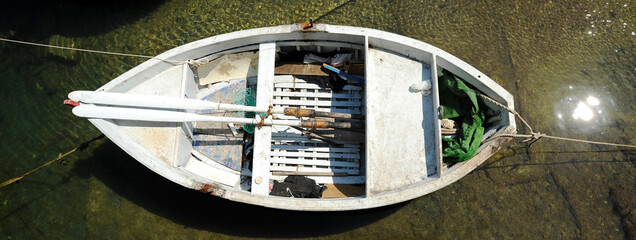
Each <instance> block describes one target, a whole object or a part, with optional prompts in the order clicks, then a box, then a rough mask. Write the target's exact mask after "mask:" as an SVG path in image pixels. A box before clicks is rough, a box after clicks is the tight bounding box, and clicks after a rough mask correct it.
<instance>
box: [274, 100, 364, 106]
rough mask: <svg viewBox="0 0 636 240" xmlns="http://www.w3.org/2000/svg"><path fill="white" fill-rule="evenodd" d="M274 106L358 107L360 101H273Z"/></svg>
mask: <svg viewBox="0 0 636 240" xmlns="http://www.w3.org/2000/svg"><path fill="white" fill-rule="evenodd" d="M274 104H278V105H288V106H318V107H360V105H361V103H360V101H334V100H326V101H316V100H302V99H301V100H286V99H274Z"/></svg>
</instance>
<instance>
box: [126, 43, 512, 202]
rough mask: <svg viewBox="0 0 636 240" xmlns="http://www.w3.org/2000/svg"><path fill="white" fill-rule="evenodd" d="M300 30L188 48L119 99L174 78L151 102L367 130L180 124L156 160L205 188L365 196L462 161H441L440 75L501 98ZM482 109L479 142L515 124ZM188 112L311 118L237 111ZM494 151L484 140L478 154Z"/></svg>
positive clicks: (429, 69)
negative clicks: (305, 188)
mask: <svg viewBox="0 0 636 240" xmlns="http://www.w3.org/2000/svg"><path fill="white" fill-rule="evenodd" d="M304 34H305V35H303V37H297V35H294V34H291V35H290V36H287V37H279V38H276V39H275V40H273V41H265V42H263V41H257V40H250V41H252V42H251V43H249V44H246V43H245V42H241V41H237V42H235V43H231V44H233V45H222V46H217V47H216V48H214V49H212V48H211V49H203V48H202V49H198V50H197V51H191V52H190V53H187V55H188V56H187V57H188V59H191V60H190V64H183V65H175V66H173V67H170V68H168V69H167V70H165V71H164V72H162V73H160V74H157V77H153V78H152V79H150V80H147V81H145V82H144V83H141V82H140V83H139V84H138V85H134V83H128V84H132V85H131V86H127V87H121V89H118V90H115V91H121V92H135V91H137V92H140V91H142V90H140V89H143V88H144V86H143V85H145V84H156V83H157V82H160V81H162V83H163V84H166V85H168V86H170V84H168V83H166V81H167V80H166V79H176V80H170V81H173V83H172V85H173V86H172V87H171V88H170V89H169V90H163V91H165V92H157V91H162V90H155V92H152V93H148V94H161V95H172V96H179V97H184V98H193V99H203V100H208V101H213V102H221V103H234V104H241V105H255V106H265V107H268V106H272V107H274V108H277V107H278V108H300V109H314V110H317V111H323V112H333V113H343V114H351V115H356V116H362V117H358V118H356V119H352V118H329V117H327V118H324V117H313V118H318V119H320V120H324V121H328V122H355V123H360V124H356V125H361V126H363V127H361V128H343V129H335V128H300V127H293V126H281V125H272V126H267V125H265V126H254V125H249V124H243V125H240V124H233V123H211V122H193V123H175V124H176V127H175V129H177V130H176V132H175V133H174V135H173V136H174V137H175V138H176V141H174V142H173V143H176V144H174V146H157V147H154V149H155V150H154V151H157V152H161V153H159V154H158V155H161V154H163V156H165V157H161V158H160V159H162V160H163V161H166V162H167V163H168V164H170V165H171V166H172V167H174V168H178V169H181V170H183V172H184V173H185V174H187V175H188V176H189V177H191V178H192V179H196V180H197V181H200V182H202V183H209V184H213V185H215V186H220V187H221V188H225V189H228V190H231V191H240V192H249V193H251V194H256V195H270V192H271V191H272V185H274V184H275V181H278V182H282V181H284V179H285V178H287V177H289V176H305V177H308V178H310V179H313V180H315V182H316V184H318V185H320V186H325V187H326V188H325V190H324V192H323V195H322V198H349V197H355V198H361V197H362V198H364V197H370V196H373V195H375V194H380V193H382V192H386V191H391V190H395V189H400V188H405V187H409V186H412V185H414V184H418V183H421V182H423V181H433V180H435V179H439V178H441V177H442V176H443V175H444V174H447V173H449V172H452V171H453V169H455V168H457V167H458V166H460V165H461V164H463V163H456V164H447V163H445V162H444V161H443V158H442V154H441V152H442V135H443V134H445V135H453V134H454V132H453V131H452V129H450V132H449V130H448V129H447V130H443V129H442V126H441V125H442V123H441V122H442V119H439V117H438V116H439V112H438V111H439V108H440V103H439V96H438V92H437V83H436V81H437V76H438V74H439V72H440V71H441V70H442V69H446V70H448V71H450V72H453V73H454V74H456V75H457V76H460V77H462V78H463V79H464V80H465V81H466V82H467V84H468V85H470V87H472V88H474V89H478V90H479V91H480V92H484V93H485V94H486V95H489V96H490V95H492V96H493V98H495V99H497V100H500V101H503V99H499V97H498V96H496V95H495V94H493V92H492V90H490V88H489V87H488V86H485V85H483V83H481V81H479V80H478V79H477V78H475V77H474V76H473V75H471V74H469V73H467V72H465V71H464V70H463V69H462V68H460V67H457V66H455V65H453V64H452V63H451V61H449V60H448V59H444V58H442V57H440V56H436V55H435V54H433V53H430V52H426V51H423V50H417V49H414V48H413V47H411V46H408V45H405V44H401V43H396V42H393V41H390V40H386V39H382V38H374V37H370V36H353V35H346V34H341V35H337V34H330V35H327V34H323V33H319V32H316V33H304ZM309 35H311V37H307V36H309ZM298 39H302V40H298ZM388 49H391V50H388ZM202 52H205V53H206V54H202ZM343 56H344V57H343ZM323 63H327V64H330V65H333V66H336V68H337V70H339V71H340V73H337V72H335V71H332V70H329V69H327V68H326V67H325V66H323ZM478 77H481V76H478ZM425 81H429V82H430V83H432V86H430V90H428V92H427V91H426V90H423V91H418V90H413V87H412V86H413V85H414V84H418V83H422V82H425ZM167 89H168V88H167ZM484 103H485V105H486V108H488V109H490V110H491V111H490V112H489V114H487V126H486V130H485V134H484V137H483V139H486V138H488V137H490V136H492V135H493V134H497V132H498V131H502V128H504V127H505V126H508V125H509V124H510V123H509V115H508V113H507V112H506V111H505V110H503V109H501V108H500V107H498V106H496V105H494V104H491V103H488V102H484ZM191 112H193V113H197V114H204V115H217V116H233V117H254V116H255V115H256V117H257V118H273V119H309V118H312V117H301V116H298V115H291V116H290V115H284V114H270V113H256V114H253V113H247V112H232V111H211V110H205V111H191ZM250 114H251V115H250ZM313 118H312V119H313ZM120 123H121V121H120ZM352 126H353V125H352ZM163 127H165V126H163ZM158 131H159V130H157V131H155V134H159V133H158ZM162 136H163V135H162ZM166 136H170V135H166ZM146 137H147V136H146ZM139 139H141V137H139ZM139 141H142V140H139ZM148 144H149V143H148ZM489 144H491V143H490V142H488V143H484V144H483V145H482V146H481V148H480V149H479V150H478V151H481V150H482V149H484V148H486V147H487V146H488V145H489ZM142 145H143V143H142Z"/></svg>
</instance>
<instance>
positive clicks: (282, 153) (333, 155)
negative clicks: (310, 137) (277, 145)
mask: <svg viewBox="0 0 636 240" xmlns="http://www.w3.org/2000/svg"><path fill="white" fill-rule="evenodd" d="M271 156H275V157H298V158H301V157H302V158H326V159H340V158H343V159H360V154H350V153H319V152H290V151H271Z"/></svg>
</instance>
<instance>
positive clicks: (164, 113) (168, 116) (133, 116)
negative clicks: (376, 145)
mask: <svg viewBox="0 0 636 240" xmlns="http://www.w3.org/2000/svg"><path fill="white" fill-rule="evenodd" d="M73 114H75V115H76V116H78V117H85V118H101V119H119V120H134V121H150V122H231V123H247V124H254V125H260V124H261V121H262V124H263V125H285V126H297V127H304V128H363V127H364V125H363V124H361V123H353V122H328V121H319V120H281V119H264V120H261V119H259V118H260V116H258V115H257V117H258V118H237V117H222V116H207V115H199V114H194V113H187V112H177V111H169V110H156V109H140V108H123V107H106V106H97V105H90V104H81V105H79V106H77V107H75V108H73Z"/></svg>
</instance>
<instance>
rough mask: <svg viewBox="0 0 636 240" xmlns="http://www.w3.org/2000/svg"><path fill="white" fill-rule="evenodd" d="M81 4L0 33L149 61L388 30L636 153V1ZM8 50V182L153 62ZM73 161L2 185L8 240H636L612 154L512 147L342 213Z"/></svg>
mask: <svg viewBox="0 0 636 240" xmlns="http://www.w3.org/2000/svg"><path fill="white" fill-rule="evenodd" d="M74 2H75V1H61V3H51V2H48V1H26V2H25V1H23V2H19V3H11V4H12V5H9V6H8V7H4V9H3V10H0V13H2V14H1V15H2V17H0V20H2V22H0V37H5V38H6V37H10V38H14V39H20V40H27V41H34V42H40V43H53V44H56V45H64V46H75V47H81V48H88V49H97V50H106V51H115V52H127V53H138V54H146V55H156V54H159V53H161V52H163V51H165V50H168V49H170V48H172V47H176V46H178V45H181V44H184V43H187V42H191V41H194V40H197V39H201V38H205V37H208V36H213V35H217V34H220V33H226V32H231V31H236V30H242V29H249V28H255V27H263V26H273V25H279V24H289V23H295V22H305V21H307V19H308V18H309V17H313V18H314V19H317V20H318V22H321V23H329V24H341V25H354V26H363V27H370V28H376V29H381V30H386V31H390V32H395V33H398V34H402V35H406V36H409V37H413V38H416V39H419V40H422V41H425V42H428V43H430V44H433V45H435V46H437V47H440V48H442V49H444V50H446V51H448V52H450V53H451V54H454V55H455V56H458V57H459V58H461V59H463V60H465V61H466V62H468V63H469V64H471V65H473V66H475V67H476V68H478V69H480V70H481V71H482V72H484V73H486V74H487V75H489V76H490V77H491V78H492V79H494V80H495V81H496V82H498V83H499V84H501V85H502V86H503V87H504V88H506V89H507V90H508V91H510V92H511V93H512V94H513V95H514V97H515V105H516V108H517V109H518V111H519V112H520V113H521V114H522V115H523V116H525V118H526V119H527V120H528V121H529V122H530V123H531V124H532V125H533V128H534V129H535V131H540V132H544V133H548V134H551V135H558V136H564V137H574V138H582V139H588V140H594V141H609V142H617V143H624V144H632V145H633V144H636V134H635V133H634V132H635V131H636V120H635V119H634V118H635V114H634V112H635V111H636V107H635V106H636V105H635V103H636V97H635V95H634V94H633V92H634V90H635V89H634V88H635V86H636V33H635V32H636V27H635V26H634V24H636V19H635V18H636V15H635V13H636V9H635V6H634V2H633V1H628V0H620V1H619V0H615V1H593V0H590V1H558V2H557V1H554V2H553V1H532V2H527V1H461V2H460V1H342V0H341V1H208V2H203V1H201V2H199V1H146V2H141V3H136V4H134V5H130V4H129V3H127V2H125V1H115V2H112V3H111V2H109V3H98V4H94V3H88V2H85V1H77V2H78V3H74ZM0 56H2V57H1V58H0V61H1V63H0V99H1V100H2V107H1V109H2V110H1V111H0V123H1V124H2V128H0V143H1V144H0V159H1V161H0V181H4V180H5V179H9V178H12V177H15V176H18V175H20V174H22V173H24V172H26V171H28V170H30V169H32V168H34V167H36V166H38V165H40V164H42V163H44V162H46V161H48V160H50V159H53V158H55V157H57V155H58V154H59V153H60V152H62V153H63V152H66V151H68V150H70V149H72V148H75V147H76V146H77V145H79V143H81V142H83V141H86V140H88V139H91V138H92V137H95V136H97V135H99V132H98V131H97V130H96V129H95V128H94V127H93V126H92V125H90V124H89V123H88V121H86V120H84V119H79V118H76V117H74V116H73V115H72V114H71V112H70V108H68V107H66V106H63V105H62V104H61V102H62V100H64V99H65V96H66V94H67V93H68V92H70V91H72V90H78V89H95V88H97V87H99V86H101V85H103V84H104V83H106V82H108V81H110V79H112V78H114V77H116V76H118V75H120V74H122V73H124V72H125V71H126V70H128V69H130V68H132V67H133V66H135V65H137V64H139V63H141V62H142V61H143V59H136V58H126V57H114V56H106V55H96V54H87V53H79V52H58V51H50V50H47V49H44V48H37V47H28V46H20V45H15V44H8V43H0ZM590 97H591V98H590ZM575 110H576V111H575ZM522 130H523V129H522ZM68 160H70V163H69V164H68V165H66V166H62V165H59V164H54V165H51V166H49V167H46V168H44V169H42V170H40V171H38V172H36V173H34V174H32V175H30V176H28V177H26V178H25V179H23V180H22V181H20V182H19V183H18V184H14V185H11V186H8V187H5V188H2V189H0V239H59V238H73V239H77V238H82V239H86V238H90V239H102V238H106V239H111V238H112V239H117V238H120V239H129V238H142V239H149V238H151V239H155V238H156V239H165V238H179V239H208V238H215V239H216V238H250V237H257V238H270V237H312V238H331V239H393V238H399V239H421V238H432V239H438V238H439V239H458V238H472V239H476V238H479V239H481V238H516V239H518V238H549V239H556V238H558V239H561V238H565V239H572V238H583V239H622V238H631V239H633V238H634V237H635V236H636V227H635V223H636V169H635V166H636V154H635V153H634V151H618V148H613V147H600V146H591V145H586V144H575V143H566V142H557V141H553V140H541V141H539V142H537V143H535V144H534V145H532V147H531V148H529V149H528V148H524V145H523V144H511V145H510V146H509V147H508V148H506V149H504V150H503V151H501V152H499V153H498V154H497V155H495V156H494V157H492V158H491V159H489V160H488V161H487V162H486V163H485V164H484V165H483V166H481V167H480V168H479V169H477V170H476V171H474V172H473V173H471V174H469V175H468V176H466V177H465V178H463V179H461V180H460V181H458V182H457V183H454V184H452V185H450V186H449V187H446V188H444V189H442V190H440V191H437V192H435V193H433V194H430V195H427V196H424V197H421V198H418V199H415V200H413V201H410V202H407V203H404V204H399V205H396V206H389V207H385V208H381V209H373V210H368V211H357V212H345V213H302V212H287V211H279V210H270V209H263V208H259V207H252V206H247V205H243V204H237V203H232V202H229V201H225V200H221V199H216V198H210V197H209V196H206V195H203V194H199V193H197V192H195V191H191V190H187V189H184V188H182V187H180V186H177V185H176V184H173V183H170V182H168V181H166V180H164V179H162V178H161V177H159V176H157V175H156V174H154V173H152V172H151V171H149V170H147V169H146V168H144V167H143V166H141V165H140V164H138V163H137V162H136V161H134V160H133V159H132V158H130V157H129V156H128V155H127V154H126V153H124V152H123V151H122V150H120V149H119V148H118V147H117V146H115V145H114V144H112V143H111V142H109V141H108V140H100V141H97V142H96V143H94V144H93V145H91V146H90V147H89V148H88V149H87V150H85V151H82V152H79V153H76V154H74V155H72V156H71V157H68Z"/></svg>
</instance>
